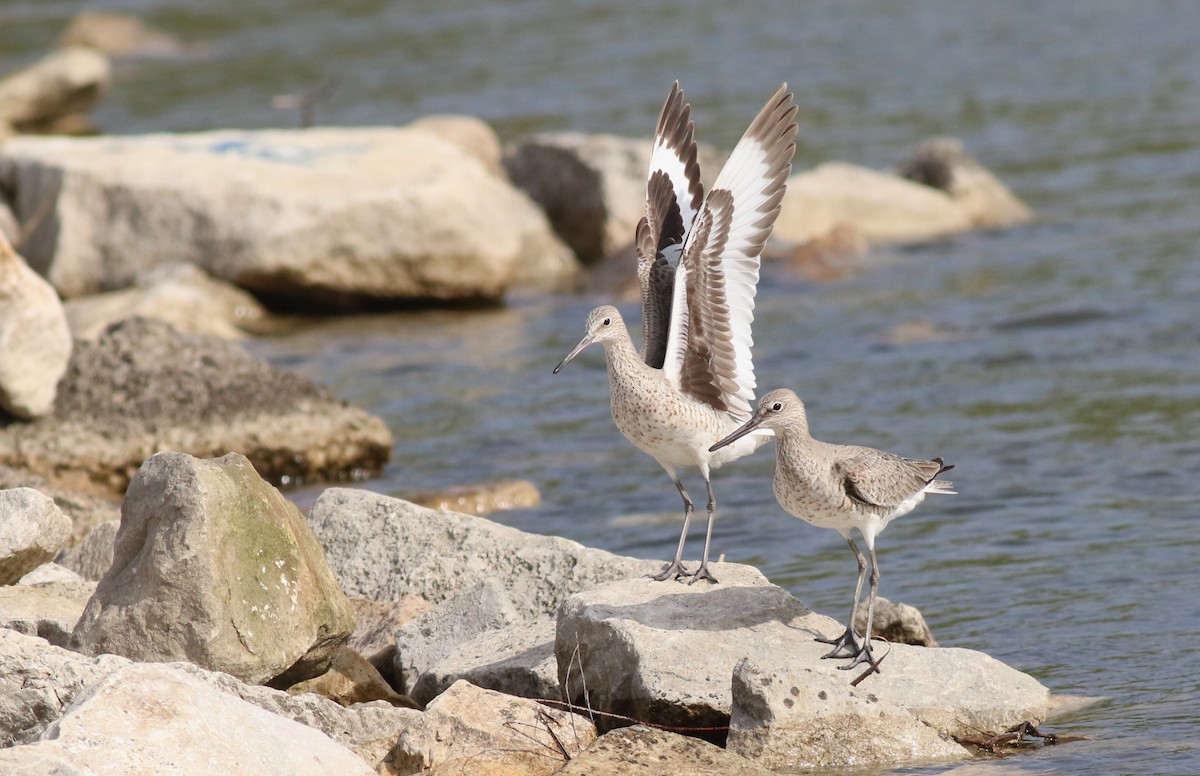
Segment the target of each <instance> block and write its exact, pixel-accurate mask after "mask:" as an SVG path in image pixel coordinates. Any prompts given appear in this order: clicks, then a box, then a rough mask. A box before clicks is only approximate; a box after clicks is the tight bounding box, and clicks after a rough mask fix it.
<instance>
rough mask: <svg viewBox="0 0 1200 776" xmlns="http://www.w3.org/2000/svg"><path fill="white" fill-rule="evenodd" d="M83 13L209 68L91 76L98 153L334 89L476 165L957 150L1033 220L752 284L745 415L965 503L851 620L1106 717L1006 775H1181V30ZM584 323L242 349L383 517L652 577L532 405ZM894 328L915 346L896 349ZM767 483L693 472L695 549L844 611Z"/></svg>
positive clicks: (1037, 13)
mask: <svg viewBox="0 0 1200 776" xmlns="http://www.w3.org/2000/svg"><path fill="white" fill-rule="evenodd" d="M113 5H116V6H118V7H122V8H126V9H129V10H133V11H135V12H138V13H141V14H142V15H143V16H144V18H146V19H147V20H149V21H151V22H153V23H156V24H158V25H160V26H162V27H165V28H167V29H169V30H171V31H172V32H174V33H176V34H177V35H179V36H181V37H184V38H190V39H203V40H206V41H208V42H209V48H208V50H207V53H206V54H205V55H204V56H200V57H196V58H193V59H188V60H181V61H177V60H168V61H153V60H148V61H146V60H144V61H136V62H125V63H121V64H119V66H118V69H117V85H116V87H115V89H114V91H113V93H112V94H111V95H110V96H109V97H108V98H107V100H106V101H105V103H104V104H103V106H102V107H101V109H100V110H99V111H98V112H97V118H98V120H99V121H100V123H101V124H102V125H103V126H104V128H105V129H106V130H108V131H112V132H140V131H146V130H161V129H178V130H183V129H198V128H210V127H216V126H266V125H287V124H288V123H290V122H292V121H294V117H292V116H290V115H288V114H285V113H278V112H274V111H272V110H271V109H270V107H269V102H270V97H271V96H272V95H273V94H276V93H280V92H290V91H298V90H302V89H305V88H309V87H312V86H315V85H316V84H318V83H320V82H322V80H323V79H325V78H327V77H330V76H332V77H334V78H335V80H334V81H333V83H334V84H335V87H336V88H335V90H334V92H333V93H332V95H331V97H330V98H329V100H328V101H327V102H326V103H323V104H322V105H320V106H318V111H317V114H318V118H319V119H320V120H322V121H326V122H330V123H344V124H362V123H390V122H402V121H406V120H409V119H412V118H415V117H417V116H419V115H423V114H426V113H432V112H443V111H456V112H466V113H473V114H476V115H479V116H482V117H483V118H486V119H488V120H489V121H492V122H493V123H494V124H495V126H497V128H498V129H499V131H500V132H501V133H502V134H503V135H504V136H505V137H508V138H511V137H514V136H516V135H518V134H520V133H521V132H525V131H531V130H541V129H568V128H569V129H579V130H586V131H603V132H619V133H624V134H630V135H642V136H644V135H646V134H647V133H648V132H649V131H650V130H651V129H652V127H653V122H654V119H655V117H656V115H657V109H658V106H659V103H660V101H661V99H662V95H663V94H664V93H665V90H666V87H667V86H668V85H669V83H670V81H671V80H673V79H675V78H681V79H682V80H683V83H684V86H685V88H686V89H687V91H688V96H689V98H690V99H691V100H692V102H693V104H694V106H695V109H696V120H697V124H698V127H697V132H698V135H699V137H700V138H701V139H702V140H705V141H709V142H714V143H716V144H718V145H723V146H726V147H728V146H729V145H731V144H732V142H733V141H734V140H735V139H736V137H737V135H738V134H739V133H740V131H741V129H742V128H743V126H744V124H745V122H746V121H747V120H748V119H749V118H750V117H751V116H752V115H753V113H754V111H755V110H756V109H757V107H758V106H759V104H760V103H761V101H762V100H763V99H764V98H765V96H766V95H767V94H768V93H769V92H770V91H771V89H772V88H773V86H774V85H775V84H776V83H777V82H778V81H780V80H784V79H786V80H788V81H789V82H790V83H791V85H792V86H793V88H794V89H795V90H796V92H797V97H798V101H799V103H800V105H801V113H800V117H799V120H800V125H801V139H800V147H799V151H798V156H797V160H796V164H797V167H805V166H808V165H811V164H815V163H818V162H821V161H825V160H827V159H831V158H841V159H846V160H849V161H854V162H859V163H866V164H870V165H874V166H885V165H888V164H893V163H896V162H898V161H899V160H901V159H902V158H903V157H904V156H905V155H906V154H907V153H908V152H909V151H910V150H911V149H912V148H913V147H914V146H915V144H916V143H918V142H919V141H920V140H922V139H923V138H925V137H927V136H929V135H933V134H950V135H955V136H958V137H961V138H963V139H964V140H965V141H966V143H967V146H968V148H969V149H970V150H971V151H972V152H973V153H975V154H976V155H977V156H978V157H979V158H980V159H981V160H982V161H983V162H984V164H985V165H987V166H988V167H989V168H991V169H992V170H994V171H996V172H997V174H999V175H1000V177H1001V178H1002V179H1003V180H1005V182H1007V183H1008V184H1009V185H1010V186H1012V187H1013V188H1014V189H1015V190H1016V191H1017V192H1018V193H1019V194H1020V195H1021V196H1022V197H1023V198H1024V199H1025V200H1026V201H1027V202H1029V203H1030V204H1031V205H1032V206H1033V207H1034V208H1035V209H1036V211H1037V213H1038V216H1039V217H1038V219H1037V221H1036V222H1035V223H1033V224H1032V225H1029V226H1027V227H1023V228H1018V229H1010V230H1004V231H998V232H993V233H978V234H973V235H970V236H966V237H962V238H959V239H955V240H952V241H948V242H945V243H941V244H937V245H933V246H927V247H920V248H912V249H906V250H889V251H877V252H876V254H875V255H874V256H873V257H872V259H873V263H874V264H876V265H877V266H875V267H873V268H872V269H870V270H869V271H865V272H863V273H861V274H859V275H858V276H856V277H852V278H849V279H845V280H841V281H837V282H833V283H828V284H823V285H813V284H809V283H806V282H804V281H803V280H802V279H801V278H800V277H799V276H798V275H797V274H796V273H794V272H793V271H791V270H789V269H788V268H786V267H782V266H770V267H767V268H766V269H765V271H764V277H763V281H762V284H761V286H760V292H759V307H758V315H757V321H756V328H755V336H756V350H755V354H756V361H757V367H758V375H759V382H760V385H761V386H762V387H763V388H764V389H765V388H770V387H775V386H777V385H786V386H790V387H793V388H795V389H797V390H798V391H799V392H800V393H801V394H802V395H803V396H804V397H805V399H806V402H807V403H808V405H809V408H810V412H811V416H812V417H811V420H812V426H813V430H814V432H815V433H816V434H817V435H818V436H819V437H823V438H825V439H829V440H833V441H844V442H855V443H862V444H869V445H873V446H877V447H883V448H888V449H892V450H895V451H897V452H901V453H905V454H910V455H924V456H931V455H942V456H944V457H945V458H946V459H947V460H948V461H951V462H953V463H955V464H957V467H958V468H957V469H956V470H955V472H954V475H955V476H954V477H953V479H954V482H955V483H956V485H957V486H958V490H959V493H960V495H958V496H954V497H950V498H939V499H931V500H930V501H929V502H927V503H926V504H925V506H923V507H922V508H921V509H919V510H918V511H917V512H915V513H913V514H911V515H909V516H907V517H905V518H904V519H903V520H900V521H898V522H897V523H895V524H893V525H892V526H891V527H890V528H889V529H888V531H887V532H886V533H885V534H884V535H883V536H882V538H881V539H880V547H881V553H880V557H881V565H882V575H883V582H882V592H883V594H884V595H885V596H888V597H890V598H892V599H894V600H902V601H906V602H909V603H912V604H914V605H916V606H918V607H919V608H920V609H921V610H922V611H923V612H924V613H925V615H926V617H927V618H928V620H929V621H930V623H931V625H932V627H933V629H934V631H935V633H936V634H937V636H938V638H939V640H940V641H941V642H942V643H943V644H944V645H950V646H963V647H970V648H975V649H981V650H984V651H986V652H988V653H990V654H993V655H995V656H996V657H998V658H1000V659H1002V660H1004V661H1006V662H1008V663H1010V664H1012V665H1015V666H1017V667H1019V668H1021V669H1023V670H1026V671H1029V672H1031V673H1033V674H1034V675H1036V676H1037V677H1038V678H1040V679H1041V680H1042V681H1043V682H1044V683H1046V684H1047V685H1049V686H1050V687H1051V688H1052V690H1053V691H1054V692H1055V693H1061V694H1079V695H1091V696H1105V697H1106V698H1108V699H1109V700H1107V701H1105V702H1104V703H1102V704H1099V705H1096V706H1093V707H1092V708H1090V709H1088V710H1087V711H1084V712H1082V713H1078V714H1076V715H1074V716H1071V717H1068V718H1066V719H1063V720H1061V721H1059V722H1058V723H1056V724H1055V725H1054V726H1053V727H1054V728H1055V729H1056V730H1059V731H1062V732H1070V733H1076V734H1083V735H1087V736H1090V737H1091V740H1089V741H1086V742H1081V743H1073V744H1069V745H1063V746H1059V747H1054V748H1047V749H1044V750H1041V751H1039V752H1036V753H1033V754H1031V755H1028V756H1023V757H1019V758H1013V759H1010V760H1007V761H1005V763H1006V764H1007V765H1009V766H1011V767H1012V768H1013V769H1014V770H1017V769H1022V768H1023V769H1026V770H1029V771H1034V772H1062V773H1069V772H1082V771H1085V770H1088V771H1094V772H1100V773H1179V774H1185V773H1186V774H1192V773H1196V772H1200V752H1198V751H1197V745H1196V738H1197V735H1196V734H1197V728H1198V725H1200V699H1198V698H1200V679H1198V678H1197V677H1198V676H1200V652H1198V649H1197V645H1196V633H1197V623H1198V622H1200V595H1197V590H1198V583H1200V574H1198V573H1197V570H1196V564H1197V559H1198V557H1200V515H1198V513H1200V499H1198V498H1197V493H1198V491H1200V488H1198V486H1197V475H1198V474H1200V317H1198V315H1197V310H1198V305H1197V298H1198V297H1200V261H1198V260H1197V259H1198V258H1200V257H1198V256H1197V249H1196V247H1195V246H1196V245H1197V244H1200V196H1198V193H1200V47H1197V45H1196V35H1195V31H1196V26H1195V23H1194V8H1193V7H1192V6H1190V5H1188V4H1187V3H1182V2H1180V3H1154V2H1147V3H1138V4H1124V3H1117V2H1108V3H1103V2H1096V3H1080V4H1066V3H1053V4H1052V3H1037V2H1023V3H1017V2H1013V3H1004V4H999V3H996V4H987V5H986V6H985V5H983V4H967V3H955V2H917V3H903V4H901V3H889V2H883V1H882V0H879V1H878V2H861V3H835V2H809V3H803V4H799V3H792V2H784V1H783V0H776V1H774V2H765V3H760V4H746V3H742V4H736V5H733V4H727V3H720V2H715V1H714V0H708V1H706V2H697V3H690V4H682V3H680V4H675V3H665V2H650V3H634V2H615V3H614V2H609V3H600V2H560V1H559V0H527V1H525V2H505V3H483V4H480V3H474V2H462V1H458V2H409V3H384V2H380V1H378V0H373V1H372V0H363V1H362V2H351V3H345V4H339V5H338V7H337V8H336V9H335V8H334V7H333V5H332V4H328V3H318V2H291V3H286V4H282V3H268V2H266V1H265V0H251V1H250V2H241V1H239V2H233V1H232V0H213V2H206V3H199V2H193V3H185V2H168V1H167V0H129V1H127V2H122V3H114V4H113ZM76 7H77V4H76V3H73V2H71V3H68V2H45V1H44V0H43V1H41V2H36V3H32V2H0V18H3V19H4V22H5V23H3V24H0V67H11V66H14V65H15V64H19V63H23V62H25V61H28V60H29V59H31V58H32V57H33V56H35V54H36V53H38V52H39V51H41V50H42V49H43V48H44V47H45V46H47V45H49V42H50V41H51V40H52V39H53V37H54V35H56V34H57V31H58V30H59V29H61V26H62V24H63V22H64V20H65V18H66V17H67V16H68V15H69V14H70V13H72V12H73V11H74V10H75V9H76ZM600 301H608V300H603V299H600V298H598V297H592V296H578V297H571V296H567V297H542V296H522V295H520V294H517V295H514V298H513V299H512V300H511V303H510V304H509V305H508V306H507V307H505V308H504V309H500V310H490V311H481V312H475V313H441V312H424V313H419V314H396V315H388V316H373V317H366V318H361V317H360V318H347V319H337V320H324V321H318V322H314V323H313V324H311V325H307V326H305V327H304V328H302V329H300V330H297V331H295V332H293V333H291V334H289V335H287V336H283V337H279V338H277V339H271V340H262V341H259V342H257V343H255V344H254V345H253V346H252V347H253V348H254V349H255V350H256V351H257V352H259V353H260V354H263V355H265V356H267V357H269V358H271V359H272V360H274V361H275V362H276V363H279V364H281V365H283V366H285V367H287V368H289V369H292V370H295V371H298V372H301V373H303V374H306V375H308V376H310V377H312V378H314V379H316V380H318V381H320V382H323V383H325V384H328V385H330V386H331V387H332V388H333V389H334V390H336V391H337V392H338V393H339V394H341V395H342V396H344V397H346V398H347V399H349V400H351V401H353V402H356V403H358V404H360V405H363V406H365V407H367V408H368V409H370V410H372V411H374V412H376V413H379V414H380V415H382V416H383V417H384V418H386V419H387V421H388V422H389V424H390V425H391V427H392V429H393V430H394V432H395V435H396V451H395V456H394V459H393V461H392V463H391V465H390V466H389V467H388V469H387V471H386V472H385V474H384V476H383V477H382V478H381V479H379V480H376V481H373V482H370V483H367V484H366V487H369V488H371V489H373V490H377V491H381V492H387V493H394V494H397V495H403V494H404V493H405V492H406V491H408V490H412V489H417V488H421V489H423V488H428V487H431V486H439V485H447V484H454V483H466V482H477V481H480V480H486V479H492V478H502V477H524V478H528V479H531V480H533V481H534V482H535V483H536V484H537V486H538V487H539V489H540V490H541V492H542V496H543V504H542V506H541V507H539V508H537V509H532V510H525V511H519V512H513V513H509V514H505V515H500V516H498V517H497V519H499V520H501V521H503V522H506V523H509V524H512V525H514V526H517V527H519V528H522V529H525V530H531V531H538V532H542V533H552V534H560V535H564V536H568V537H570V538H573V539H577V540H579V541H581V542H584V543H585V544H589V545H593V546H598V547H603V548H605V549H609V550H612V551H614V552H619V553H625V554H632V555H638V556H644V557H660V558H661V557H667V556H669V555H670V553H671V552H672V551H673V545H674V541H675V538H676V536H677V531H678V517H679V516H678V511H679V509H678V497H677V495H676V494H675V492H674V489H673V488H672V486H671V484H670V482H669V480H668V479H667V478H666V476H665V475H664V474H663V473H662V472H661V470H659V469H658V467H657V465H656V464H655V463H654V462H653V461H652V460H650V459H649V458H647V457H646V456H644V455H642V454H641V453H639V452H638V451H637V450H635V449H634V448H633V447H632V446H631V445H629V444H628V443H626V442H625V441H624V440H623V439H622V438H621V437H620V435H619V434H618V432H617V431H616V430H615V429H614V428H613V426H612V423H611V420H610V419H609V417H608V406H607V391H608V388H607V382H606V379H605V375H604V370H603V359H602V356H601V353H600V352H599V350H598V349H597V351H596V352H595V353H590V354H588V355H586V356H585V357H583V358H582V359H580V360H578V361H577V362H575V363H572V365H571V366H570V367H568V368H567V369H566V370H565V371H564V372H563V373H562V374H560V375H558V376H552V375H551V374H550V370H551V368H552V367H553V366H554V364H555V363H557V362H558V360H559V359H560V358H561V357H562V356H563V355H564V354H565V353H566V351H567V350H568V349H569V348H570V347H571V346H572V345H573V344H574V343H575V342H576V341H577V339H578V338H579V336H580V335H581V334H582V322H583V318H584V315H585V314H586V312H587V310H588V309H590V308H591V307H592V306H594V305H595V304H596V303H598V302H600ZM625 309H626V312H627V313H628V314H629V315H630V316H632V317H633V318H636V310H635V309H633V308H631V307H629V306H628V305H627V306H626V308H625ZM908 324H919V325H918V326H916V327H915V328H916V329H917V330H925V331H930V332H932V333H933V336H932V337H931V338H927V339H922V338H918V339H917V341H908V342H901V344H896V339H897V338H896V337H895V336H894V335H895V333H896V332H897V331H901V332H902V331H905V330H908V329H907V328H906V325H908ZM771 466H772V462H771V455H770V453H769V451H763V452H762V453H760V454H759V455H758V456H756V457H754V458H752V459H750V460H743V461H740V462H737V463H735V464H732V465H729V466H727V467H725V468H724V469H722V470H720V471H719V472H717V474H716V477H715V480H714V482H715V488H716V493H717V498H718V500H719V502H720V504H721V509H722V519H721V521H720V522H719V523H718V526H717V530H716V535H715V537H714V545H715V549H716V551H718V552H720V553H724V554H725V555H726V557H727V558H728V559H729V560H735V561H740V562H747V563H753V564H756V565H758V566H759V567H761V568H762V569H763V571H764V572H766V573H767V574H768V576H770V577H771V578H772V579H773V580H775V581H777V582H778V583H780V584H782V585H785V586H786V587H788V588H789V589H791V590H792V591H793V592H794V593H796V595H798V596H799V597H800V598H802V599H803V600H805V601H806V602H808V603H810V604H811V605H813V606H814V607H815V608H817V609H819V610H822V611H826V612H829V613H832V614H835V615H837V616H839V617H844V616H845V611H844V610H845V609H846V608H847V606H848V603H849V595H850V593H851V591H852V586H853V575H854V563H853V561H852V559H851V557H850V554H849V553H848V552H847V551H846V549H845V547H844V545H843V544H842V543H841V540H840V539H839V538H838V537H837V536H835V535H833V534H830V533H827V532H820V531H817V530H816V529H813V528H810V527H808V526H806V525H803V524H801V523H799V522H798V521H796V520H794V519H792V518H790V517H788V516H787V515H786V514H784V513H783V511H782V510H781V509H780V508H779V507H778V506H777V505H776V504H775V503H774V501H773V499H772V497H771V493H770V484H769V483H770V472H771ZM687 481H688V482H689V483H690V487H691V489H692V491H693V493H695V492H696V491H698V490H700V489H701V488H702V485H701V483H700V481H699V480H698V478H697V477H696V476H695V475H694V473H693V475H692V476H691V477H690V478H689V479H688V480H687ZM298 497H299V498H300V499H302V500H303V499H304V498H311V493H309V494H305V493H301V494H298ZM701 538H702V534H701V533H700V532H699V531H697V532H696V534H695V538H694V540H693V543H692V545H691V551H690V552H689V555H690V556H694V555H695V554H696V553H697V552H698V551H699V547H700V541H701ZM928 770H929V769H908V770H906V771H904V772H927V771H928Z"/></svg>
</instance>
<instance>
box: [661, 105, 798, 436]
mask: <svg viewBox="0 0 1200 776" xmlns="http://www.w3.org/2000/svg"><path fill="white" fill-rule="evenodd" d="M795 116H796V106H795V104H794V102H793V97H792V95H791V93H789V92H788V91H787V85H786V84H784V85H782V86H780V87H779V89H778V90H776V92H775V94H774V95H772V96H771V99H770V100H768V101H767V104H766V105H765V106H763V108H762V110H761V111H759V114H758V116H756V117H755V119H754V121H753V122H751V124H750V127H749V128H748V129H747V130H746V132H745V134H744V135H743V136H742V139H741V140H740V141H738V144H737V145H736V146H735V147H734V149H733V153H732V154H730V156H729V160H728V161H727V162H726V163H725V167H724V168H723V169H722V170H721V173H720V175H718V176H717V180H716V182H715V184H714V186H713V189H712V191H710V192H709V194H708V197H707V198H706V199H705V201H704V204H703V205H702V206H701V208H700V212H699V213H698V214H697V217H696V225H695V226H694V227H693V228H692V229H691V231H690V232H689V233H688V235H687V237H686V239H685V241H684V249H683V256H682V258H681V259H680V266H681V267H685V266H686V270H687V273H688V277H689V288H688V291H687V297H688V309H687V310H686V311H684V310H680V309H678V308H672V311H671V315H672V325H671V327H670V333H671V341H670V342H669V343H668V345H667V358H666V362H665V363H664V367H663V368H664V370H666V371H667V372H668V376H669V377H672V376H678V380H679V387H680V389H681V390H684V391H686V392H687V393H689V394H691V395H693V396H695V397H696V398H699V399H701V400H703V401H707V402H709V403H711V404H712V405H713V406H714V407H717V408H718V409H721V410H723V411H727V412H729V413H730V414H731V415H733V416H734V418H736V419H739V420H746V419H748V418H749V417H750V415H751V413H752V409H751V404H752V402H753V401H754V389H755V387H756V382H755V377H754V364H753V361H752V359H751V347H752V346H753V344H754V340H753V337H752V334H751V324H752V323H753V321H754V295H755V291H756V289H757V286H758V271H759V261H760V257H761V254H762V249H763V246H764V245H765V244H766V241H767V238H768V237H769V236H770V234H771V230H772V228H773V227H774V225H775V219H776V218H777V217H778V215H779V205H780V202H781V201H782V199H783V193H784V190H785V188H786V182H787V178H788V175H789V174H790V172H791V161H792V156H793V155H794V154H795V150H796V143H795V135H796V123H795ZM702 223H707V224H708V225H709V228H708V229H707V230H701V229H700V228H699V227H700V225H701V224H702ZM678 282H679V281H678V278H677V279H676V284H678ZM681 315H687V316H689V317H690V318H691V320H690V321H689V325H687V326H683V327H676V326H675V325H674V324H675V318H676V317H678V316H681ZM700 321H703V324H701V323H700ZM681 331H686V332H687V340H686V341H679V340H677V339H675V336H676V333H677V332H681ZM673 359H677V362H676V361H675V360H673ZM714 395H715V396H718V397H719V399H718V400H715V401H714V400H712V398H711V397H713V396H714Z"/></svg>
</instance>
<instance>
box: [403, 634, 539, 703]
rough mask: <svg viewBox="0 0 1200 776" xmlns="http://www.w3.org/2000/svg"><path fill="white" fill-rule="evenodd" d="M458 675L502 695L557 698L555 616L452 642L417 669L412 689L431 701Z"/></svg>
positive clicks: (420, 700)
mask: <svg viewBox="0 0 1200 776" xmlns="http://www.w3.org/2000/svg"><path fill="white" fill-rule="evenodd" d="M459 679H465V680H467V681H468V682H470V683H471V684H473V685H475V686H476V687H483V688H485V689H488V690H495V691H497V692H502V693H505V694H506V695H516V696H518V697H521V698H532V699H535V700H538V699H542V698H548V699H551V700H558V699H559V698H560V693H559V687H558V660H557V658H556V657H555V655H554V622H553V621H552V620H538V621H536V622H523V623H518V624H516V625H510V626H508V627H505V628H497V629H494V630H489V631H487V632H486V633H482V634H480V635H479V636H477V637H476V638H473V639H471V640H470V641H467V642H464V643H462V644H459V645H457V646H455V647H454V648H453V649H452V650H450V651H449V653H448V654H446V655H445V656H444V657H442V659H440V660H438V661H437V663H435V664H434V665H433V666H431V667H430V668H428V669H426V670H425V672H424V673H422V674H421V678H420V679H418V680H417V682H416V685H415V686H414V687H413V689H412V692H411V695H412V697H413V700H415V701H417V702H418V703H429V702H430V701H431V700H433V699H434V698H435V697H437V696H438V695H440V694H441V693H443V692H445V690H446V688H448V687H449V686H450V685H452V684H454V683H455V682H457V681H458V680H459Z"/></svg>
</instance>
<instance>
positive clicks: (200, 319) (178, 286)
mask: <svg viewBox="0 0 1200 776" xmlns="http://www.w3.org/2000/svg"><path fill="white" fill-rule="evenodd" d="M64 307H65V310H66V315H67V322H68V323H69V324H70V326H71V333H72V334H73V335H74V336H75V338H76V339H85V340H95V339H98V338H99V337H100V335H101V334H102V333H103V332H104V330H105V329H107V328H108V327H109V326H110V325H112V324H114V323H116V322H117V321H123V320H125V319H127V318H133V317H136V316H140V317H143V318H155V319H157V320H160V321H166V322H167V323H169V324H171V325H172V326H174V327H175V328H176V329H178V330H179V331H181V332H186V333H188V334H211V335H213V336H216V337H221V338H223V339H233V340H237V339H244V338H245V336H246V331H247V328H250V329H254V328H261V327H262V326H263V322H264V321H265V320H266V319H267V311H266V310H265V309H264V308H263V306H262V305H261V304H259V302H258V300H257V299H255V298H254V297H253V296H251V295H250V294H248V293H246V292H245V291H243V290H241V289H240V288H238V287H236V286H234V285H232V284H230V283H226V282H224V281H220V280H213V279H212V278H210V277H209V276H208V275H206V274H205V273H204V270H202V269H199V268H198V267H196V266H194V265H192V264H168V265H165V266H162V267H157V268H155V269H152V270H148V271H146V272H144V273H142V274H141V275H139V276H138V277H137V278H136V279H135V285H134V287H133V288H127V289H121V290H119V291H109V292H108V293H104V294H96V295H95V296H83V297H78V298H76V299H70V300H68V301H67V303H66V304H65V306H64Z"/></svg>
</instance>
